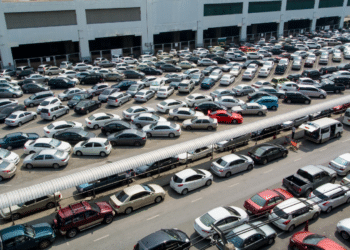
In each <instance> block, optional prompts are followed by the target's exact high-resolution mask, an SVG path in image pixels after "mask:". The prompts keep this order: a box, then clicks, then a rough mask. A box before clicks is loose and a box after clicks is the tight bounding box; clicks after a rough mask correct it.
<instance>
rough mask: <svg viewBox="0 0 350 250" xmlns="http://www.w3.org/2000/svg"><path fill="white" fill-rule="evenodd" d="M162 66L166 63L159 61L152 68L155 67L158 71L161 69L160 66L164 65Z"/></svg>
mask: <svg viewBox="0 0 350 250" xmlns="http://www.w3.org/2000/svg"><path fill="white" fill-rule="evenodd" d="M164 64H167V63H166V62H162V61H159V62H156V63H155V64H154V66H155V67H156V68H157V69H160V67H161V66H162V65H164Z"/></svg>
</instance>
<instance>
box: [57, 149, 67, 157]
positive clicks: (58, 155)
mask: <svg viewBox="0 0 350 250" xmlns="http://www.w3.org/2000/svg"><path fill="white" fill-rule="evenodd" d="M64 153H65V152H64V151H61V150H57V151H56V153H55V155H56V156H57V157H62V156H63V155H64Z"/></svg>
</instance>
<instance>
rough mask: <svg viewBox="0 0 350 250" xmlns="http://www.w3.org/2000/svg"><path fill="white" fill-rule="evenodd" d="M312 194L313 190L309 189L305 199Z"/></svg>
mask: <svg viewBox="0 0 350 250" xmlns="http://www.w3.org/2000/svg"><path fill="white" fill-rule="evenodd" d="M311 192H312V189H308V190H307V191H306V192H305V197H309V195H310V194H311Z"/></svg>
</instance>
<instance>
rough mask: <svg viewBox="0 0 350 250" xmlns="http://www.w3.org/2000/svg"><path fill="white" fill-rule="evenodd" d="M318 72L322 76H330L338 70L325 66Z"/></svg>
mask: <svg viewBox="0 0 350 250" xmlns="http://www.w3.org/2000/svg"><path fill="white" fill-rule="evenodd" d="M319 71H320V73H321V74H322V75H325V74H332V73H333V72H337V71H338V69H337V67H335V66H326V67H322V68H320V69H319Z"/></svg>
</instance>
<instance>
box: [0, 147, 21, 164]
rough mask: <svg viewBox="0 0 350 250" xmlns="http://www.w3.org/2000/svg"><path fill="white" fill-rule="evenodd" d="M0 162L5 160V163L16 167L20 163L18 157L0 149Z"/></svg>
mask: <svg viewBox="0 0 350 250" xmlns="http://www.w3.org/2000/svg"><path fill="white" fill-rule="evenodd" d="M0 160H5V161H7V162H10V163H13V164H15V165H17V164H18V163H19V161H20V158H19V155H18V154H16V153H14V152H11V151H9V150H7V149H3V148H0Z"/></svg>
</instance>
